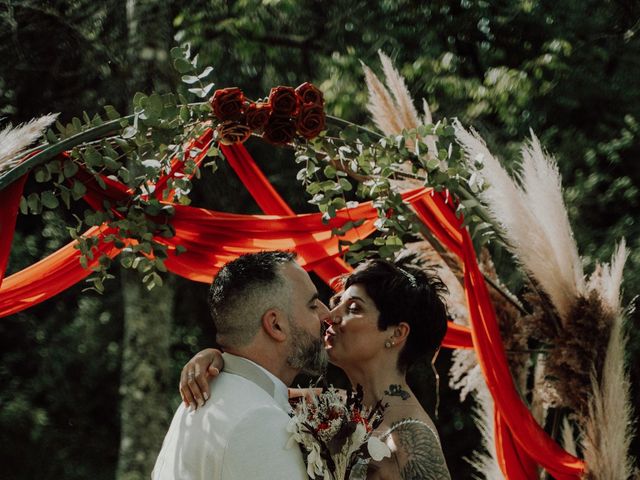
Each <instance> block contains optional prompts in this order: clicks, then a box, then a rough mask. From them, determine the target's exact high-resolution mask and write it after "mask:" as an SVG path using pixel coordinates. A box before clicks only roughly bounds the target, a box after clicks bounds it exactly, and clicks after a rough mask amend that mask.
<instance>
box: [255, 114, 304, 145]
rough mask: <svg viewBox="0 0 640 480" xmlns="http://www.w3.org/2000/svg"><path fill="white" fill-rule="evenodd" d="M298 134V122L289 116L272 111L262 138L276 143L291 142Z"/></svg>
mask: <svg viewBox="0 0 640 480" xmlns="http://www.w3.org/2000/svg"><path fill="white" fill-rule="evenodd" d="M295 135H296V124H295V123H294V121H293V120H292V119H291V118H290V117H289V116H283V115H277V114H275V112H272V113H271V115H270V116H269V121H268V122H267V125H266V126H265V127H264V133H263V134H262V138H264V139H265V140H266V141H267V142H269V143H273V144H274V145H285V144H287V143H290V142H291V141H292V140H293V138H294V137H295Z"/></svg>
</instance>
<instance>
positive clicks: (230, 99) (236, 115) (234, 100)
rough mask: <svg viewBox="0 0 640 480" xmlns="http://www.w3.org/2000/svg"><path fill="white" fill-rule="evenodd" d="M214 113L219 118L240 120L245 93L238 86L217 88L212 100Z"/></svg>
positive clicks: (222, 120)
mask: <svg viewBox="0 0 640 480" xmlns="http://www.w3.org/2000/svg"><path fill="white" fill-rule="evenodd" d="M210 103H211V108H213V113H214V115H215V116H216V117H218V120H220V121H221V122H224V121H226V120H239V119H240V117H242V113H243V108H244V94H243V93H242V90H240V89H239V88H238V87H229V88H222V89H220V90H216V91H215V92H214V94H213V97H211V100H210Z"/></svg>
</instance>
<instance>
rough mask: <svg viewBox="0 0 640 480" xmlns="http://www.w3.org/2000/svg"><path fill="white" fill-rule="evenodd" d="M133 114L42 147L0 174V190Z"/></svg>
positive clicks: (112, 128) (117, 128)
mask: <svg viewBox="0 0 640 480" xmlns="http://www.w3.org/2000/svg"><path fill="white" fill-rule="evenodd" d="M133 117H134V115H128V116H126V117H122V118H118V119H116V120H111V121H108V122H105V123H103V124H102V125H98V126H96V127H93V128H90V129H88V130H85V131H84V132H80V133H78V134H76V135H73V136H71V137H69V138H66V139H64V140H61V141H59V142H57V143H54V144H50V145H49V146H46V147H44V148H42V147H40V148H42V150H41V151H40V152H39V153H36V154H35V155H34V156H32V157H31V158H28V159H27V160H25V161H23V162H21V163H19V164H18V165H17V166H16V167H15V168H13V169H11V170H9V171H8V172H7V173H5V174H4V175H2V176H0V191H1V190H4V189H5V188H6V187H8V186H9V185H10V184H12V183H13V182H15V181H16V180H17V179H18V178H20V177H21V176H22V175H24V174H25V173H27V172H28V171H30V170H32V169H33V168H35V167H37V166H38V165H41V164H43V163H45V162H47V161H48V160H51V159H52V158H55V157H56V156H57V155H60V154H61V153H62V152H65V151H67V150H69V149H71V148H73V147H75V146H78V145H81V144H83V143H85V142H89V141H93V140H95V139H97V138H101V137H103V136H104V135H106V134H107V133H111V132H113V131H116V130H119V129H120V128H122V125H121V122H122V121H123V120H126V121H127V123H130V122H131V120H133ZM32 151H33V149H32ZM24 156H25V154H24V152H23V153H21V154H20V155H18V156H17V157H16V158H14V159H13V160H12V162H13V161H19V160H20V159H21V158H24Z"/></svg>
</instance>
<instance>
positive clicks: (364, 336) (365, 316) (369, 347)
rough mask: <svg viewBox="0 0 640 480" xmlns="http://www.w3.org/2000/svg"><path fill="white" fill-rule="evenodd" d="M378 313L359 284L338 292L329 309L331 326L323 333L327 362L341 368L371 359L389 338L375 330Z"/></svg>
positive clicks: (384, 333) (382, 332)
mask: <svg viewBox="0 0 640 480" xmlns="http://www.w3.org/2000/svg"><path fill="white" fill-rule="evenodd" d="M379 316H380V312H379V311H378V309H377V307H376V305H375V303H374V302H373V300H372V299H371V297H369V295H367V292H366V290H365V289H364V287H363V286H362V285H359V284H354V285H351V286H350V287H349V288H347V289H346V290H345V291H344V292H342V293H341V294H340V296H339V300H338V303H337V304H336V305H335V307H334V308H333V309H332V310H331V322H332V323H331V326H330V327H329V328H328V329H327V332H326V334H325V347H326V349H327V353H328V354H329V361H330V362H331V363H333V364H334V365H337V366H339V367H342V368H345V367H349V366H350V365H358V364H361V363H362V362H367V361H369V360H371V359H373V358H375V357H376V356H377V355H378V354H379V353H380V351H381V350H383V349H384V342H385V340H387V339H388V338H389V333H388V332H387V331H380V330H378V317H379Z"/></svg>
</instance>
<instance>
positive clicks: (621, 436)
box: [582, 317, 638, 480]
mask: <svg viewBox="0 0 640 480" xmlns="http://www.w3.org/2000/svg"><path fill="white" fill-rule="evenodd" d="M625 344H626V337H625V335H624V334H623V332H622V319H621V317H618V319H616V321H615V322H614V325H613V327H612V329H611V336H610V338H609V345H608V347H607V355H606V359H605V362H604V367H603V369H602V375H601V381H598V378H597V376H596V374H595V372H594V374H593V375H592V377H591V383H592V388H593V396H592V398H591V401H590V402H589V418H588V420H587V422H586V424H585V425H584V429H583V432H582V435H583V445H584V459H585V463H586V465H587V474H586V476H585V478H586V479H589V480H609V479H611V480H614V479H626V478H630V477H631V475H633V474H634V466H633V463H632V460H631V457H630V456H629V454H628V452H629V447H630V445H631V440H632V437H633V409H632V406H631V401H630V400H631V398H630V383H629V376H628V374H627V372H626V370H625V367H624V347H625ZM635 474H636V475H637V474H638V472H637V471H636V472H635Z"/></svg>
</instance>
